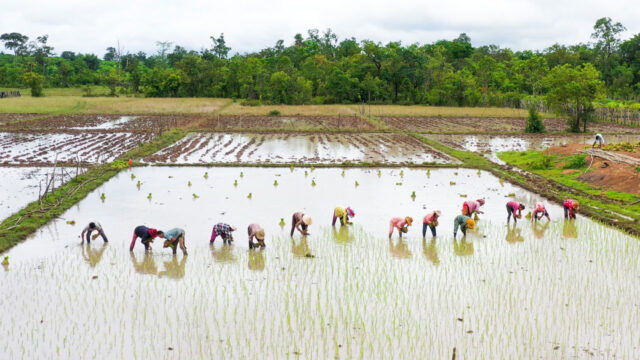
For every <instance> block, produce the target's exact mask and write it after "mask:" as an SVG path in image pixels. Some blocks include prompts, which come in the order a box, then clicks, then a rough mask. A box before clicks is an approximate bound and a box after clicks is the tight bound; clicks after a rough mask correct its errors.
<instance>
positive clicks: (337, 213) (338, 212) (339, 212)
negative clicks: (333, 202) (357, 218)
mask: <svg viewBox="0 0 640 360" xmlns="http://www.w3.org/2000/svg"><path fill="white" fill-rule="evenodd" d="M333 216H334V217H335V218H338V219H342V221H343V222H344V223H345V224H346V223H347V221H349V215H348V214H347V209H345V208H343V207H342V206H338V207H336V209H335V210H333Z"/></svg>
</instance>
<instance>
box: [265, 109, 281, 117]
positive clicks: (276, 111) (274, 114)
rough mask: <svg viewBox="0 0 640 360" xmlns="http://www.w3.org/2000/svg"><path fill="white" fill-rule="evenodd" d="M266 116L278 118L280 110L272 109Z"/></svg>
mask: <svg viewBox="0 0 640 360" xmlns="http://www.w3.org/2000/svg"><path fill="white" fill-rule="evenodd" d="M267 115H268V116H278V115H280V110H276V109H273V110H271V111H269V112H268V113H267Z"/></svg>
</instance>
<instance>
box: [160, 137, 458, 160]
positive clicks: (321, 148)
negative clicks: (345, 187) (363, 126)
mask: <svg viewBox="0 0 640 360" xmlns="http://www.w3.org/2000/svg"><path fill="white" fill-rule="evenodd" d="M149 160H150V161H157V162H170V163H177V164H211V163H231V162H242V163H265V162H266V163H278V164H283V163H292V162H294V163H323V164H331V163H336V164H337V163H342V162H345V161H350V162H382V163H390V164H406V163H416V164H423V163H453V162H455V161H454V160H453V159H451V158H450V157H449V156H447V155H445V154H443V153H440V152H438V151H436V150H435V149H433V148H431V147H429V146H427V145H425V144H422V143H420V142H419V141H418V140H416V139H414V138H412V137H410V136H407V135H397V134H330V135H326V134H322V135H287V134H285V135H282V134H215V133H214V134H190V135H189V136H187V137H185V138H184V139H183V140H181V141H180V142H177V143H176V144H174V145H172V146H170V147H168V148H166V149H163V150H161V151H159V152H158V153H156V154H154V155H153V156H151V157H150V159H149Z"/></svg>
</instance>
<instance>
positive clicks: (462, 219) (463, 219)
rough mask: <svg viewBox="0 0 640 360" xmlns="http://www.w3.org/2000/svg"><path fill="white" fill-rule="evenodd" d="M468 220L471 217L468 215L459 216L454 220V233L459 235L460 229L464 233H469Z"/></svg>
mask: <svg viewBox="0 0 640 360" xmlns="http://www.w3.org/2000/svg"><path fill="white" fill-rule="evenodd" d="M467 220H469V217H468V216H466V215H458V216H456V217H455V219H453V233H454V234H456V233H458V228H460V230H462V232H465V231H467Z"/></svg>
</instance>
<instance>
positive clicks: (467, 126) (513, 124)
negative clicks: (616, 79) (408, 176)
mask: <svg viewBox="0 0 640 360" xmlns="http://www.w3.org/2000/svg"><path fill="white" fill-rule="evenodd" d="M381 120H383V121H384V122H386V123H387V124H388V125H390V126H393V127H396V128H398V129H400V130H406V131H419V132H430V133H439V132H443V133H476V134H478V133H495V132H523V131H524V128H525V126H526V121H525V118H491V117H488V118H473V117H414V116H404V117H381ZM543 122H544V126H545V128H546V130H547V131H549V132H564V131H566V130H567V120H565V119H556V118H548V119H544V120H543ZM589 130H590V131H592V132H602V133H622V134H640V127H633V126H626V125H618V124H612V123H603V122H592V123H590V124H589Z"/></svg>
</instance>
